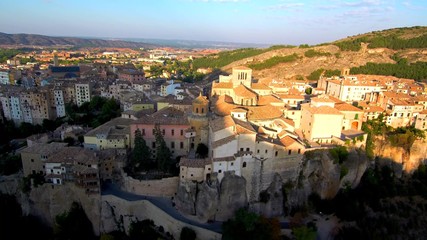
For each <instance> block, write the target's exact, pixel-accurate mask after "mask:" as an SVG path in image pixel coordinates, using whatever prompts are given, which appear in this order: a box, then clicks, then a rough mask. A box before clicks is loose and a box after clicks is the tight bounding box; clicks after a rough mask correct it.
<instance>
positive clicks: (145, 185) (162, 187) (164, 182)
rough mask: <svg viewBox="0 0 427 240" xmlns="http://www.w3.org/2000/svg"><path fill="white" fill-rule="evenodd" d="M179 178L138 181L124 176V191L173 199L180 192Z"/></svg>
mask: <svg viewBox="0 0 427 240" xmlns="http://www.w3.org/2000/svg"><path fill="white" fill-rule="evenodd" d="M178 184H179V177H170V178H162V179H160V180H143V181H140V180H137V179H134V178H132V177H129V176H125V175H124V176H123V185H122V188H123V190H124V191H127V192H132V193H135V194H140V195H147V196H154V197H172V196H175V193H176V191H177V190H178Z"/></svg>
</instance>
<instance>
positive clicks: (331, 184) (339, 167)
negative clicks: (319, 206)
mask: <svg viewBox="0 0 427 240" xmlns="http://www.w3.org/2000/svg"><path fill="white" fill-rule="evenodd" d="M367 167H368V158H367V157H366V154H365V153H364V152H363V151H360V150H350V151H349V155H348V158H347V160H346V161H344V162H343V163H342V164H338V163H334V159H333V158H332V157H331V156H330V154H329V150H315V151H312V152H310V153H308V154H306V156H305V158H304V163H303V165H302V168H301V171H300V176H299V178H298V181H297V183H296V186H293V187H292V188H291V189H288V190H287V201H286V206H287V207H288V208H289V209H292V208H294V207H297V206H301V205H304V204H305V202H306V201H307V199H308V196H310V194H311V193H317V194H318V195H319V196H320V197H321V198H322V199H331V198H333V197H335V196H336V194H337V193H338V191H339V190H340V189H341V188H346V187H351V188H354V187H356V186H357V185H358V184H359V182H360V179H361V178H362V176H363V173H364V172H365V170H366V168H367Z"/></svg>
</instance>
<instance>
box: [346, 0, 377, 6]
mask: <svg viewBox="0 0 427 240" xmlns="http://www.w3.org/2000/svg"><path fill="white" fill-rule="evenodd" d="M382 4H383V1H381V0H362V1H357V2H342V5H343V6H347V7H367V6H379V5H382Z"/></svg>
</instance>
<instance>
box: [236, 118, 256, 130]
mask: <svg viewBox="0 0 427 240" xmlns="http://www.w3.org/2000/svg"><path fill="white" fill-rule="evenodd" d="M233 120H234V122H235V123H236V129H237V133H256V130H255V129H254V127H253V126H252V125H251V124H250V123H249V122H246V121H242V120H239V119H235V118H234V119H233Z"/></svg>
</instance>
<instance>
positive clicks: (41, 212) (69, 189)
mask: <svg viewBox="0 0 427 240" xmlns="http://www.w3.org/2000/svg"><path fill="white" fill-rule="evenodd" d="M22 196H23V197H21V198H20V199H19V200H20V203H21V206H23V213H24V214H31V215H34V216H37V217H39V218H40V220H41V221H43V222H44V223H45V224H48V225H49V226H54V223H55V217H56V216H57V215H59V214H62V213H64V212H67V211H69V210H70V207H71V204H72V203H73V202H77V203H79V204H80V205H81V206H82V208H83V210H84V211H85V213H86V215H87V217H88V219H89V220H90V221H91V222H92V227H93V230H94V233H95V234H96V235H98V234H99V225H100V221H101V219H100V217H99V209H100V198H101V196H100V195H98V194H93V195H87V194H86V193H85V191H84V189H81V188H79V187H77V186H75V185H74V184H71V183H66V184H64V185H61V186H54V185H50V184H44V185H41V186H38V187H36V188H33V189H32V190H31V192H30V193H29V194H28V195H22Z"/></svg>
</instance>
